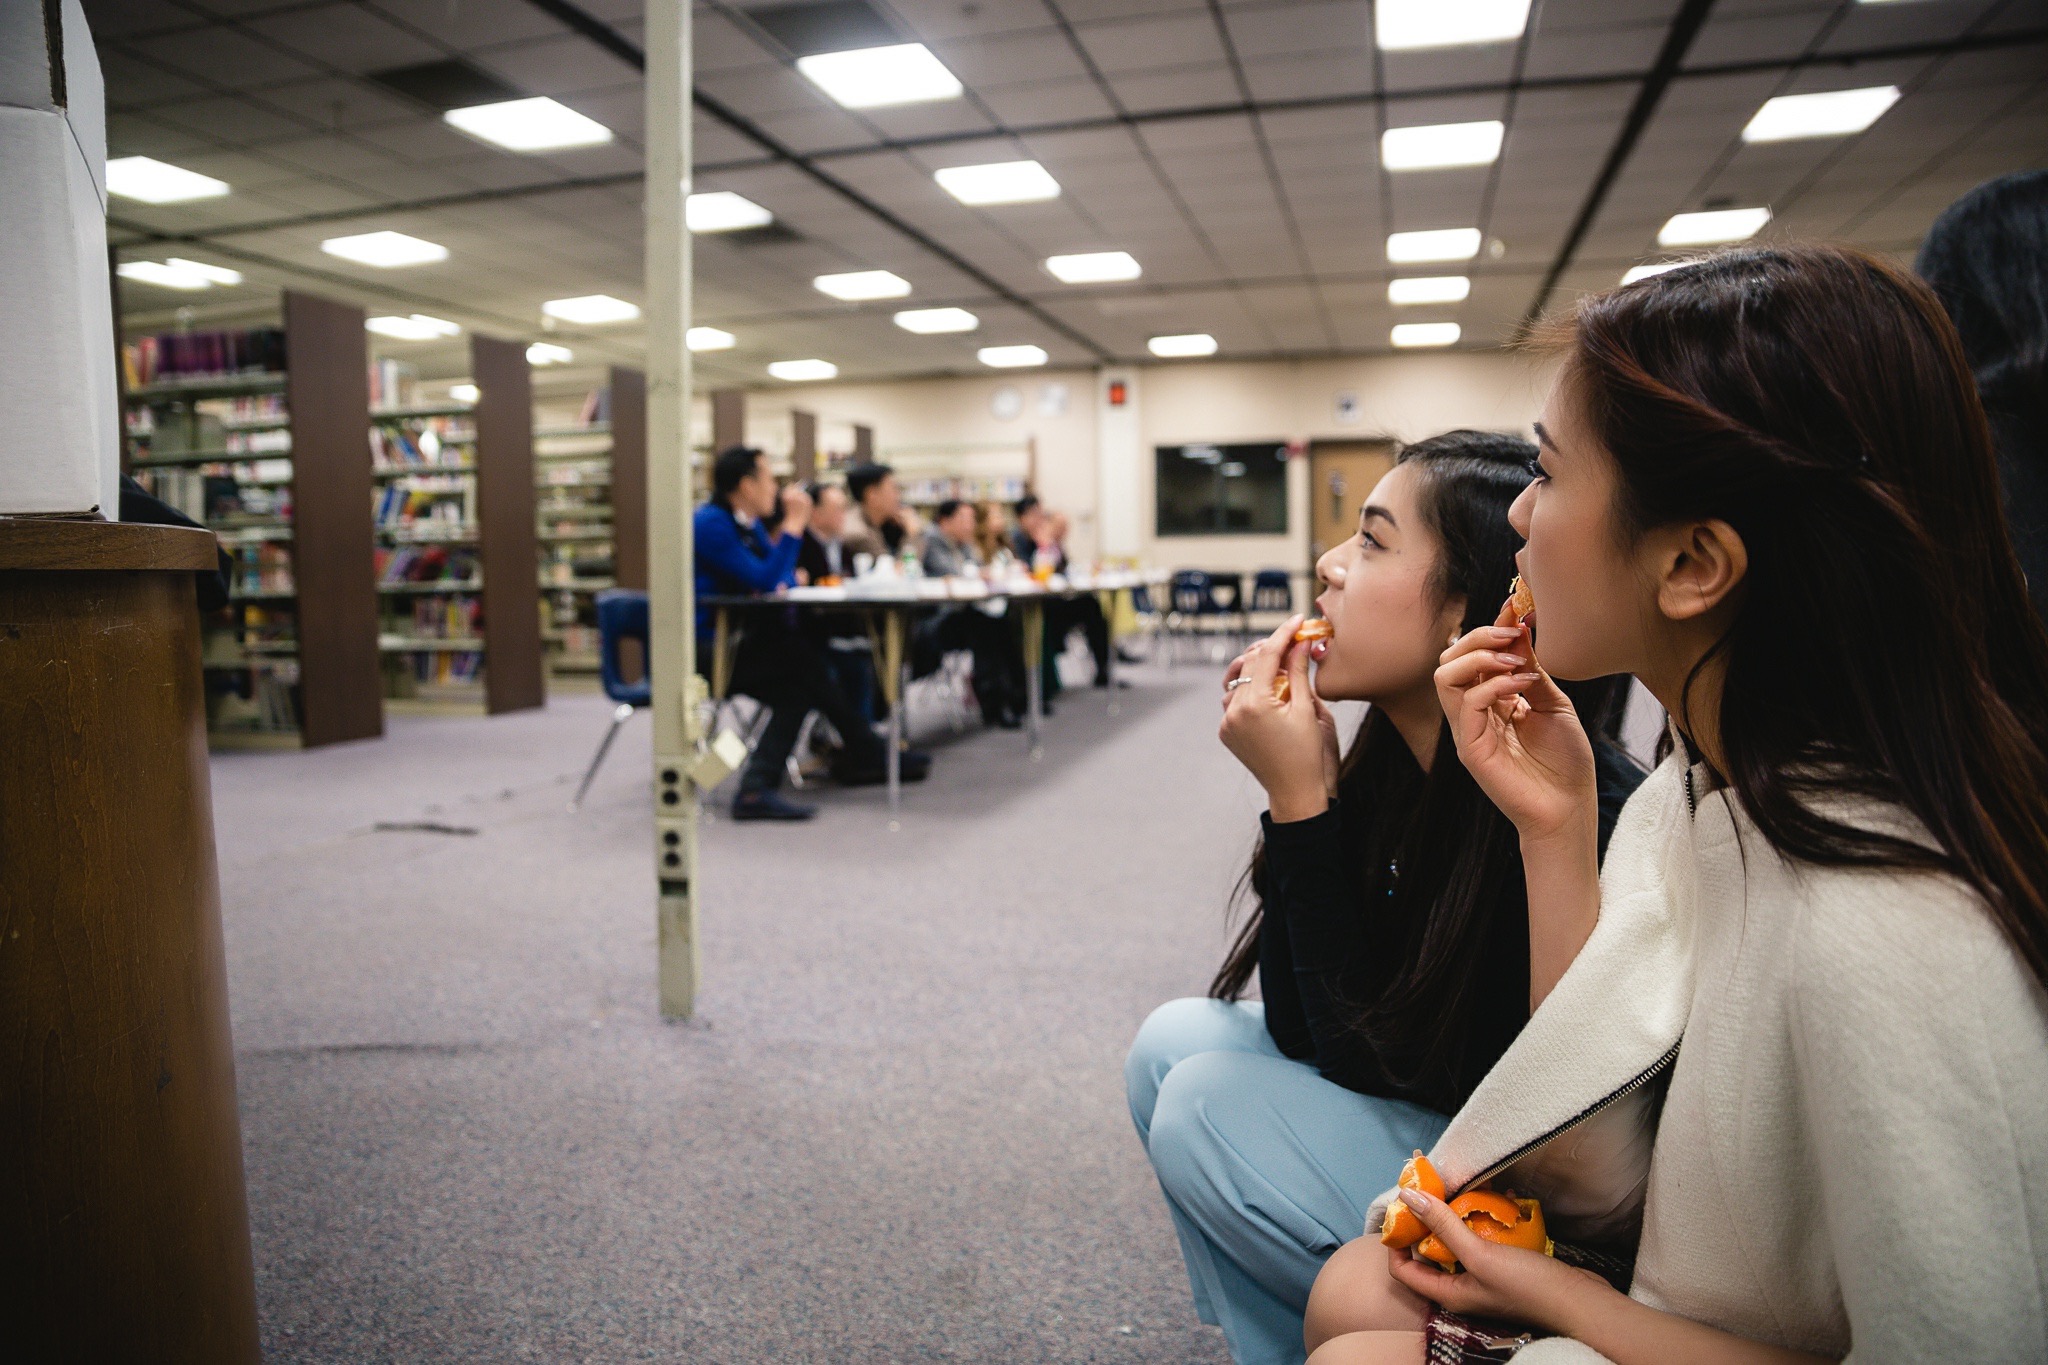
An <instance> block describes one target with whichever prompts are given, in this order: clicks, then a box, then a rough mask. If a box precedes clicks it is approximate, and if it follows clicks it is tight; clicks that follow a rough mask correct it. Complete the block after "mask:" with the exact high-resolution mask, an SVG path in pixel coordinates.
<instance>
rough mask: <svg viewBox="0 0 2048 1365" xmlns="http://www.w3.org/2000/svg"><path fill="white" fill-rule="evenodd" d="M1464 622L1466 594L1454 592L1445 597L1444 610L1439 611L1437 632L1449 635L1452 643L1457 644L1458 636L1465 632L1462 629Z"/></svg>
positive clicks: (1441, 634)
mask: <svg viewBox="0 0 2048 1365" xmlns="http://www.w3.org/2000/svg"><path fill="white" fill-rule="evenodd" d="M1464 624H1465V594H1463V593H1452V594H1451V595H1450V597H1448V598H1446V599H1445V601H1444V608H1443V610H1442V611H1440V612H1438V613H1437V618H1436V633H1437V635H1438V636H1439V637H1441V636H1446V635H1448V636H1449V637H1450V641H1451V643H1452V644H1456V643H1458V637H1459V636H1460V635H1463V634H1464V633H1465V632H1464V631H1463V630H1462V629H1460V627H1462V626H1463V625H1464Z"/></svg>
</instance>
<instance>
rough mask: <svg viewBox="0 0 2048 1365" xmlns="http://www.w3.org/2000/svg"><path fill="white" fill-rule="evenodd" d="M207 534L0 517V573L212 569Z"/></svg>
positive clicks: (214, 559) (212, 542)
mask: <svg viewBox="0 0 2048 1365" xmlns="http://www.w3.org/2000/svg"><path fill="white" fill-rule="evenodd" d="M219 546H220V542H219V540H218V539H216V538H215V536H214V534H213V532H211V531H202V530H197V529H194V528H192V527H186V526H152V525H144V524H142V523H140V522H129V521H68V520H59V519H56V518H52V517H9V516H0V572H4V571H7V570H18V569H33V570H53V569H101V570H105V569H167V570H184V571H197V570H205V569H213V568H218V567H219V565H220V558H219V553H218V551H219Z"/></svg>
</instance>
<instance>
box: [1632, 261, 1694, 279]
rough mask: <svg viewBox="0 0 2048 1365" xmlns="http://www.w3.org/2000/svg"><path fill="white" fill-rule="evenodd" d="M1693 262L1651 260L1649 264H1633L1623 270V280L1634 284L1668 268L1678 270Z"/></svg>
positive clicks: (1659, 273)
mask: <svg viewBox="0 0 2048 1365" xmlns="http://www.w3.org/2000/svg"><path fill="white" fill-rule="evenodd" d="M1691 264H1692V262H1691V261H1651V262H1650V263H1649V264H1648V265H1632V266H1630V267H1629V268H1628V269H1627V270H1626V271H1624V272H1622V276H1621V282H1622V283H1623V284H1634V283H1635V282H1636V281H1637V280H1647V279H1649V278H1650V277H1651V276H1652V275H1661V274H1663V273H1664V272H1665V271H1667V270H1676V269H1678V267H1680V266H1682V265H1691Z"/></svg>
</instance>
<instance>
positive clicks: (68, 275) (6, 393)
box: [0, 0, 121, 521]
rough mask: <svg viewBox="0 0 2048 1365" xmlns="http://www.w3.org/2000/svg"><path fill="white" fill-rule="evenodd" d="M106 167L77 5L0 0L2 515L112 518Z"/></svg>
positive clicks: (100, 113)
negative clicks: (50, 26)
mask: <svg viewBox="0 0 2048 1365" xmlns="http://www.w3.org/2000/svg"><path fill="white" fill-rule="evenodd" d="M51 14H54V16H55V23H56V27H57V28H58V29H59V32H57V33H56V34H52V33H50V32H49V31H48V30H47V29H46V27H45V16H46V15H51ZM53 52H56V53H59V54H61V55H60V59H59V60H60V61H61V67H60V69H53V60H52V54H53ZM106 167H107V97H106V88H105V86H104V85H102V84H101V81H100V63H99V57H98V56H97V55H96V54H95V53H94V52H93V46H92V34H91V33H90V32H88V31H87V29H86V24H85V11H83V10H82V9H80V8H79V6H78V0H62V3H61V5H60V6H55V7H45V6H44V5H43V4H42V3H40V2H39V0H0V176H4V179H5V182H6V189H5V191H4V192H0V515H7V514H21V513H44V514H52V513H54V514H70V515H78V516H90V515H94V514H97V515H100V516H104V517H105V518H106V519H108V520H109V521H112V520H115V519H117V518H118V517H119V516H120V507H121V448H120V432H121V420H120V413H119V412H118V411H117V410H116V403H117V401H118V400H117V398H116V396H115V388H114V322H113V295H112V291H111V290H110V288H109V286H108V282H107V271H108V268H109V267H108V260H107V185H106V179H107V174H106Z"/></svg>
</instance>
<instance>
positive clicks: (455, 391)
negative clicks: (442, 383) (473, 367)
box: [448, 384, 483, 403]
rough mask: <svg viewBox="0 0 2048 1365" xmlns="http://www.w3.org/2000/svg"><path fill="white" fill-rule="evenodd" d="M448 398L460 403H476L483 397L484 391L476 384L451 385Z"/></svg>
mask: <svg viewBox="0 0 2048 1365" xmlns="http://www.w3.org/2000/svg"><path fill="white" fill-rule="evenodd" d="M448 396H449V397H450V398H452V399H454V400H455V401H456V402H458V403H474V402H475V401H476V400H477V399H479V398H481V397H482V396H483V390H482V389H479V388H478V387H477V386H476V385H474V384H450V385H449V386H448Z"/></svg>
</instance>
